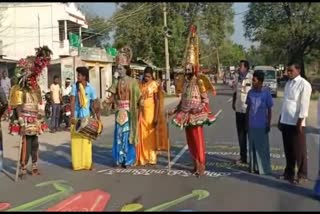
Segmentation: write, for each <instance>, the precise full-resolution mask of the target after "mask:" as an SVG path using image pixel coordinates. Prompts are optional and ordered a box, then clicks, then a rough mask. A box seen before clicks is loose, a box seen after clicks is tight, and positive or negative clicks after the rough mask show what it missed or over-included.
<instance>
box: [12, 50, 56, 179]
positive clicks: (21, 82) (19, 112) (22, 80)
mask: <svg viewBox="0 0 320 214" xmlns="http://www.w3.org/2000/svg"><path fill="white" fill-rule="evenodd" d="M51 55H52V52H51V50H50V49H49V48H48V47H47V46H43V47H40V48H36V56H29V57H27V58H26V59H21V60H20V61H19V63H18V65H17V68H18V73H17V76H18V84H16V85H14V86H13V87H12V88H11V92H10V97H9V104H10V106H11V107H12V108H13V116H12V118H11V123H10V125H9V126H10V127H11V128H12V130H10V131H11V132H13V131H15V130H14V128H17V126H18V131H19V134H20V135H21V136H22V146H21V156H20V172H21V173H20V178H22V179H23V178H25V177H26V175H27V168H26V166H27V164H28V161H29V156H30V155H31V159H32V175H39V174H40V173H39V170H38V166H37V162H38V152H39V142H38V135H40V134H41V133H42V132H43V121H42V120H41V116H40V114H39V108H38V104H39V103H41V101H42V97H41V90H40V86H39V85H38V83H37V80H38V77H39V76H40V74H41V73H42V70H43V69H44V68H45V67H47V66H48V65H49V63H50V60H51Z"/></svg>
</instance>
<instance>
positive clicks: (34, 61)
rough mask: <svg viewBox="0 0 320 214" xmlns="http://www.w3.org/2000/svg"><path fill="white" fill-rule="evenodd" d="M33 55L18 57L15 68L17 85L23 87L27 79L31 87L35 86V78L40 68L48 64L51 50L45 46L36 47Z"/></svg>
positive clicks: (39, 73) (38, 74) (40, 70)
mask: <svg viewBox="0 0 320 214" xmlns="http://www.w3.org/2000/svg"><path fill="white" fill-rule="evenodd" d="M35 50H36V54H35V56H28V57H27V58H25V59H23V58H22V59H20V60H19V62H18V64H17V68H16V76H17V78H18V79H19V85H20V86H22V87H25V86H26V84H27V80H28V79H29V80H30V84H31V87H32V88H36V87H37V85H38V84H37V79H38V77H39V76H40V75H41V73H42V70H43V69H44V68H45V67H47V66H48V65H49V64H50V61H51V55H52V54H53V53H52V51H51V50H50V49H49V48H48V47H47V46H43V47H39V48H36V49H35Z"/></svg>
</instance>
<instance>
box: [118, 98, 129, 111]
mask: <svg viewBox="0 0 320 214" xmlns="http://www.w3.org/2000/svg"><path fill="white" fill-rule="evenodd" d="M118 108H119V109H125V110H129V108H130V102H129V100H121V101H118Z"/></svg>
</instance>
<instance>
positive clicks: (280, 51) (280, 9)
mask: <svg viewBox="0 0 320 214" xmlns="http://www.w3.org/2000/svg"><path fill="white" fill-rule="evenodd" d="M244 25H245V29H246V33H245V36H246V37H248V38H250V39H251V40H252V41H259V42H260V43H261V45H262V46H267V47H269V48H270V49H271V50H272V51H273V57H274V58H275V59H276V58H284V57H287V60H288V61H292V60H294V61H297V62H299V63H301V64H302V65H304V57H305V56H306V55H307V54H309V53H310V52H311V51H312V50H314V49H315V48H319V46H320V45H319V43H320V34H319V32H320V4H319V3H311V2H308V3H307V2H303V3H302V2H295V3H288V2H279V3H274V2H273V3H260V2H259V3H250V5H249V12H248V13H247V14H246V16H245V20H244ZM302 75H304V67H303V69H302Z"/></svg>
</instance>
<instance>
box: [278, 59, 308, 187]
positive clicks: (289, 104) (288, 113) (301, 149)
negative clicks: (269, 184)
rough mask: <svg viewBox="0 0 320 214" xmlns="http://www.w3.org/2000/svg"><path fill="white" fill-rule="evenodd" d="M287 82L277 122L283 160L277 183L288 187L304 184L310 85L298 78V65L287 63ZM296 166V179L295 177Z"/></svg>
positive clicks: (305, 178)
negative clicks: (282, 149)
mask: <svg viewBox="0 0 320 214" xmlns="http://www.w3.org/2000/svg"><path fill="white" fill-rule="evenodd" d="M287 68H288V69H287V72H288V78H289V81H288V82H287V83H286V86H285V88H284V96H283V104H282V110H281V115H280V121H279V129H280V130H281V131H282V138H283V147H284V153H285V156H286V168H285V170H284V174H283V176H281V179H284V180H288V181H289V182H290V183H301V182H303V181H306V180H307V176H308V172H307V147H306V135H305V130H304V129H305V126H306V118H307V117H308V113H309V104H310V97H311V91H312V88H311V85H310V83H309V82H308V81H307V80H305V79H304V78H302V77H301V76H300V70H301V67H300V65H299V64H298V63H294V62H293V63H289V64H288V67H287ZM296 163H297V167H298V176H297V180H295V179H294V176H295V166H296Z"/></svg>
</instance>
